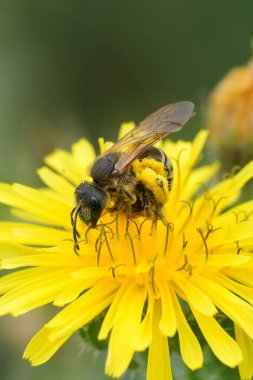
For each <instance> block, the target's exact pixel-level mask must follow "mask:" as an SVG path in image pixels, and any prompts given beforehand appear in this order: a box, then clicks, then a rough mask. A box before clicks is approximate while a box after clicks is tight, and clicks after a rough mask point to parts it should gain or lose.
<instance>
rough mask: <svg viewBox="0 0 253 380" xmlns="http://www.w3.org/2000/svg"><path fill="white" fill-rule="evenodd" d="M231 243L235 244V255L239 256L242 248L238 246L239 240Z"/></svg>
mask: <svg viewBox="0 0 253 380" xmlns="http://www.w3.org/2000/svg"><path fill="white" fill-rule="evenodd" d="M233 243H235V245H236V248H237V252H236V254H237V255H239V253H240V252H241V251H243V248H242V247H240V246H239V240H235V241H234V242H233Z"/></svg>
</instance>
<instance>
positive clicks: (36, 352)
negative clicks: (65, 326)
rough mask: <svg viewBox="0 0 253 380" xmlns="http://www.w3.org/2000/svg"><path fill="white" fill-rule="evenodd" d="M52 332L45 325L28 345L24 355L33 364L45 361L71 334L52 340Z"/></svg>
mask: <svg viewBox="0 0 253 380" xmlns="http://www.w3.org/2000/svg"><path fill="white" fill-rule="evenodd" d="M50 333H51V330H50V329H48V328H47V327H43V328H42V329H41V330H40V331H39V332H38V333H37V334H36V335H35V336H34V337H33V338H32V340H31V341H30V342H29V344H28V345H27V347H26V349H25V352H24V356H23V357H24V359H27V360H30V362H31V364H32V365H33V366H36V365H40V364H43V363H45V362H46V361H47V360H49V359H50V358H51V357H52V356H53V355H54V354H55V352H56V351H57V350H58V349H59V348H60V347H61V346H62V345H63V344H64V343H65V342H66V340H68V339H69V336H65V337H64V338H62V339H59V340H57V341H54V342H52V341H50V340H49V335H50Z"/></svg>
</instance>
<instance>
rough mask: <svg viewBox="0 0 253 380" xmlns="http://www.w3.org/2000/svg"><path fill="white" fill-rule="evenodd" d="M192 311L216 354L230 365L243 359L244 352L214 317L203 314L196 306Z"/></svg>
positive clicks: (235, 364)
mask: <svg viewBox="0 0 253 380" xmlns="http://www.w3.org/2000/svg"><path fill="white" fill-rule="evenodd" d="M192 312H193V314H194V316H195V318H196V321H197V323H198V325H199V327H200V329H201V332H202V334H203V335H204V337H205V338H206V341H207V343H208V345H209V346H210V348H211V350H212V351H213V353H214V355H215V356H217V358H218V359H220V361H222V362H223V363H224V364H225V365H227V366H229V367H232V368H233V367H235V366H237V365H238V364H239V363H240V362H241V361H242V352H241V350H240V348H239V346H238V344H237V343H236V342H235V341H234V339H233V338H232V337H231V336H230V335H229V334H227V333H226V331H225V330H224V329H223V328H222V327H221V326H220V325H219V324H218V322H216V320H215V319H214V318H213V317H210V316H207V315H204V314H201V313H199V311H197V310H196V309H194V308H192Z"/></svg>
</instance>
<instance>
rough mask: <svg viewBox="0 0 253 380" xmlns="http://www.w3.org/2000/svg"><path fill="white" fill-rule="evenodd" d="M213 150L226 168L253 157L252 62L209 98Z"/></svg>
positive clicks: (225, 80) (230, 75) (227, 78)
mask: <svg viewBox="0 0 253 380" xmlns="http://www.w3.org/2000/svg"><path fill="white" fill-rule="evenodd" d="M208 112H209V114H208V126H209V129H210V141H211V146H212V148H213V149H214V150H215V151H216V153H217V154H218V156H219V158H220V160H221V161H222V163H223V165H224V167H225V168H226V169H231V168H232V167H233V166H235V165H243V164H245V163H246V162H248V161H249V160H251V159H252V158H253V60H251V61H250V62H249V64H248V65H246V66H243V67H237V68H234V69H232V70H231V71H229V72H228V74H227V75H226V76H225V77H224V78H223V79H222V80H221V81H220V82H219V83H218V84H217V85H216V87H215V88H214V90H213V92H212V93H211V96H210V99H209V111H208Z"/></svg>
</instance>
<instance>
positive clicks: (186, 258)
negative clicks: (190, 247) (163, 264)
mask: <svg viewBox="0 0 253 380" xmlns="http://www.w3.org/2000/svg"><path fill="white" fill-rule="evenodd" d="M185 268H186V270H188V271H189V274H190V275H192V266H191V264H190V262H189V259H188V255H187V253H185V254H184V264H183V265H182V266H181V267H179V268H177V272H180V271H181V270H183V269H185Z"/></svg>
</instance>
